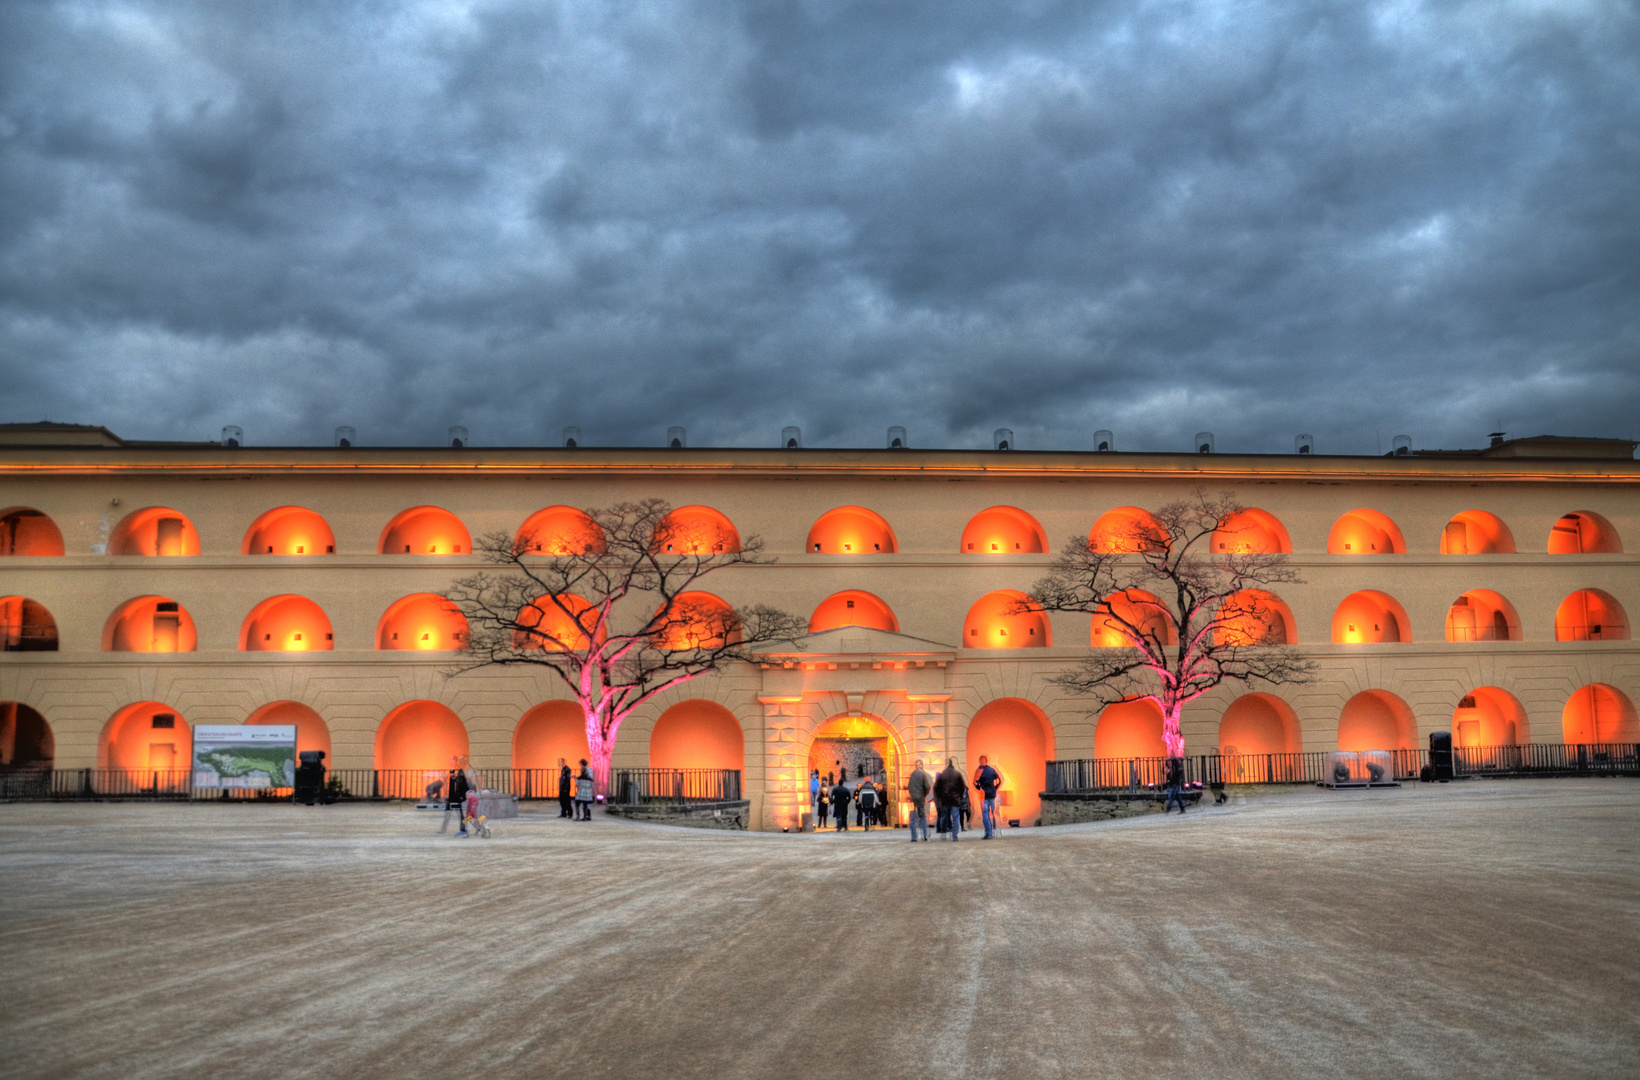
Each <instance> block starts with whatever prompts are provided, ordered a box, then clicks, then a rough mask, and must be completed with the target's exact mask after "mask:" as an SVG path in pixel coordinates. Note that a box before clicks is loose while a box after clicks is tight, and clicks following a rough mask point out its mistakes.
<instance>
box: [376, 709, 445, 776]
mask: <svg viewBox="0 0 1640 1080" xmlns="http://www.w3.org/2000/svg"><path fill="white" fill-rule="evenodd" d="M466 760H467V726H466V725H465V724H463V723H462V722H461V717H459V716H457V715H456V714H455V713H454V712H452V711H451V710H450V709H449V708H448V707H447V706H444V705H441V704H439V703H438V702H436V701H407V702H405V703H404V704H403V705H400V706H399V707H398V708H396V709H394V710H393V711H392V712H390V713H388V714H387V716H386V718H385V719H383V720H382V722H381V724H380V725H379V726H378V727H377V728H376V745H375V751H374V761H375V765H376V768H377V769H381V770H392V771H394V775H390V776H382V777H378V779H377V783H378V784H379V785H380V789H381V793H382V794H383V795H386V796H387V797H388V798H394V799H406V798H417V797H419V796H421V795H422V794H423V792H424V791H425V790H426V785H427V783H428V779H427V774H429V773H437V774H438V777H439V778H440V779H443V778H444V777H445V776H446V775H447V774H448V773H449V772H450V770H451V769H452V768H454V767H455V765H456V763H457V762H458V761H460V762H465V761H466Z"/></svg>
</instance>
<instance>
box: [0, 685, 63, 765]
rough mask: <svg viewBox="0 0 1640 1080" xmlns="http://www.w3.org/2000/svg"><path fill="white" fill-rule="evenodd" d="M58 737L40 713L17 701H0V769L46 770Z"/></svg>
mask: <svg viewBox="0 0 1640 1080" xmlns="http://www.w3.org/2000/svg"><path fill="white" fill-rule="evenodd" d="M56 758H57V736H56V734H55V733H54V732H53V731H52V730H51V725H50V724H49V723H47V722H46V718H45V717H44V716H41V715H40V713H39V712H38V711H37V710H36V709H33V708H31V707H30V706H27V705H24V704H23V703H22V702H20V701H0V768H6V769H49V768H51V767H52V764H53V763H54V762H55V760H56Z"/></svg>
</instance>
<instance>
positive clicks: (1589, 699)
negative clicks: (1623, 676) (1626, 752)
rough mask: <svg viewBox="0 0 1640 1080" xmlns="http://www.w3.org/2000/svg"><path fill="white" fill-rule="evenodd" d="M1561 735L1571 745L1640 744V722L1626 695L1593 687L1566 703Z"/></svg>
mask: <svg viewBox="0 0 1640 1080" xmlns="http://www.w3.org/2000/svg"><path fill="white" fill-rule="evenodd" d="M1560 731H1561V739H1562V740H1563V741H1564V742H1567V743H1640V718H1636V716H1635V711H1634V702H1632V701H1630V700H1629V696H1628V695H1627V694H1625V693H1623V691H1621V690H1619V689H1618V688H1617V687H1615V686H1609V685H1607V684H1606V683H1590V684H1589V685H1587V686H1584V687H1581V688H1579V689H1578V690H1577V691H1576V692H1574V693H1573V694H1572V696H1571V697H1570V698H1568V699H1567V700H1566V707H1565V708H1564V709H1562V710H1561V713H1560Z"/></svg>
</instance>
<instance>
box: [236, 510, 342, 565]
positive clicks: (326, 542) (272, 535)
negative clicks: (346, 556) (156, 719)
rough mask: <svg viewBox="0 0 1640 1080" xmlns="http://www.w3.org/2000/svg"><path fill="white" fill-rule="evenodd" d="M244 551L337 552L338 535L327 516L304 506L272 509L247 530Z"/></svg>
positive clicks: (284, 552) (284, 553) (252, 553)
mask: <svg viewBox="0 0 1640 1080" xmlns="http://www.w3.org/2000/svg"><path fill="white" fill-rule="evenodd" d="M239 552H240V554H241V555H334V554H336V536H335V534H334V533H332V532H331V531H330V525H329V523H327V522H326V521H325V519H324V518H322V517H320V516H319V515H318V514H315V513H314V512H313V511H312V510H309V509H307V508H306V507H301V506H281V507H277V508H276V509H273V510H269V511H268V512H267V513H265V514H263V515H262V516H261V517H259V518H257V519H256V520H255V521H253V522H251V527H250V528H249V529H246V530H245V540H244V542H243V543H242V544H241V545H240V548H239Z"/></svg>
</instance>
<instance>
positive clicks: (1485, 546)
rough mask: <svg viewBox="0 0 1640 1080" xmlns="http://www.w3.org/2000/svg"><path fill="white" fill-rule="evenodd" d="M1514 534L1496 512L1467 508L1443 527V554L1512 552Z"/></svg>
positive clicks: (1507, 553)
mask: <svg viewBox="0 0 1640 1080" xmlns="http://www.w3.org/2000/svg"><path fill="white" fill-rule="evenodd" d="M1514 553H1515V537H1514V534H1512V533H1511V532H1510V531H1509V526H1507V525H1505V524H1504V523H1503V519H1502V518H1500V517H1498V516H1497V515H1496V514H1489V513H1487V512H1486V511H1485V510H1465V511H1464V512H1463V513H1461V514H1458V515H1457V516H1455V517H1454V518H1453V519H1452V520H1451V521H1449V522H1447V523H1446V528H1444V529H1442V530H1441V554H1442V555H1513V554H1514Z"/></svg>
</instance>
